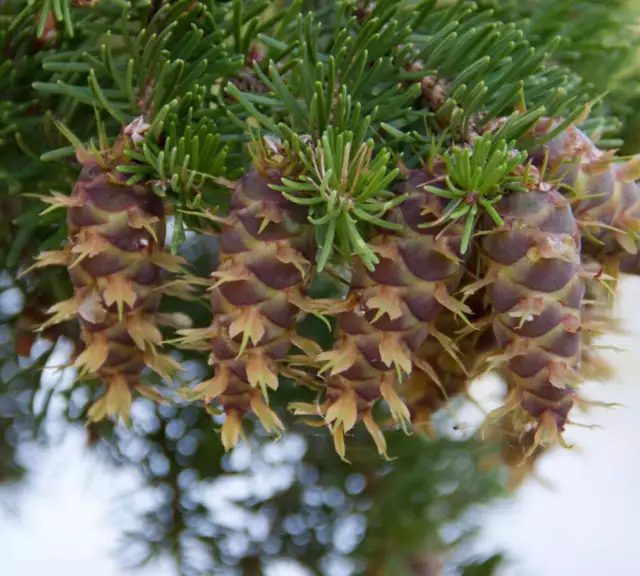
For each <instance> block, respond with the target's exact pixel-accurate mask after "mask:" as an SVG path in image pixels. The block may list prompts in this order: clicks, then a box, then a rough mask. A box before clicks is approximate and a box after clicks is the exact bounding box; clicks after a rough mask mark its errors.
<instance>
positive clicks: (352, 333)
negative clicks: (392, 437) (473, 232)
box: [296, 170, 470, 457]
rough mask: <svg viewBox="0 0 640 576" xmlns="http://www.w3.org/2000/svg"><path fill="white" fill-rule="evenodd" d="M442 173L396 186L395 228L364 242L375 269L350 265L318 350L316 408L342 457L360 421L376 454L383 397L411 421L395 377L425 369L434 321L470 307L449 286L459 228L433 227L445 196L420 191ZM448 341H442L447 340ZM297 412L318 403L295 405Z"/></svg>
mask: <svg viewBox="0 0 640 576" xmlns="http://www.w3.org/2000/svg"><path fill="white" fill-rule="evenodd" d="M442 179H443V176H442V175H439V174H437V173H430V171H428V170H416V171H413V172H411V173H409V174H408V178H407V179H406V180H405V181H404V182H402V183H401V184H400V185H399V187H398V190H397V193H398V195H399V196H405V195H406V198H405V199H404V201H403V202H401V203H400V204H399V205H398V206H396V207H395V208H393V209H391V210H390V212H389V213H388V214H387V216H386V217H387V219H388V220H389V221H390V222H393V223H395V224H399V225H400V226H399V228H398V230H388V229H382V228H380V229H378V230H377V231H376V233H375V235H374V236H373V237H372V238H371V239H370V240H369V246H370V248H371V250H372V251H373V252H374V253H375V254H376V256H377V258H378V260H379V261H378V263H377V264H376V265H375V267H374V269H373V270H370V269H368V268H367V267H366V266H365V265H364V263H363V262H362V261H360V260H357V261H356V262H355V264H354V266H353V272H352V278H351V282H350V290H349V294H348V296H347V303H348V304H347V306H346V309H345V310H343V311H341V312H340V313H339V314H338V319H337V330H336V335H335V345H334V347H333V350H331V351H328V352H324V353H322V354H321V355H320V356H319V357H318V360H320V361H322V362H324V367H323V368H322V370H321V372H323V373H324V372H327V377H326V400H325V402H324V403H323V404H322V406H320V412H321V413H322V414H323V415H324V416H325V421H326V422H327V424H329V425H330V426H331V431H332V434H333V436H334V440H335V445H336V450H337V452H338V453H339V454H340V456H341V457H344V455H345V445H344V435H345V433H347V432H349V431H350V430H351V429H352V428H353V427H354V426H355V424H356V422H358V421H359V420H362V421H363V423H364V424H365V426H366V428H367V430H368V431H369V433H370V434H371V436H372V437H373V439H374V440H375V443H376V445H377V447H378V450H379V452H380V453H381V454H386V442H385V440H384V437H383V435H382V433H381V431H380V429H379V427H378V425H377V424H376V423H375V422H374V420H373V408H374V406H375V405H376V403H377V402H378V401H379V400H381V399H384V400H385V401H386V402H387V404H388V406H389V409H390V411H391V414H392V416H393V418H394V420H395V421H396V422H399V423H401V424H403V425H404V423H406V422H408V421H409V420H410V414H409V411H408V409H407V407H406V405H405V404H404V403H403V402H402V400H401V398H400V397H399V395H398V392H397V387H398V383H399V381H401V380H402V378H403V377H405V376H406V375H408V374H411V372H412V370H413V369H414V366H417V367H421V366H422V369H424V370H426V371H429V372H431V371H432V370H431V368H430V367H429V366H428V365H426V363H424V362H423V361H422V360H421V358H420V357H419V356H418V355H416V352H417V351H418V349H419V348H420V346H421V345H422V343H423V342H424V341H425V340H426V339H427V338H428V337H433V338H436V339H438V341H441V342H444V341H445V340H447V337H446V336H445V335H444V334H442V333H441V332H440V331H439V330H438V328H437V326H436V324H435V320H436V318H437V317H438V314H439V313H440V312H441V311H443V310H446V311H447V312H448V313H449V314H464V313H467V312H470V310H469V309H468V308H467V307H466V306H465V305H463V304H462V303H460V302H459V301H457V300H456V299H455V298H454V297H453V296H452V292H453V291H454V290H455V289H456V287H457V285H458V283H459V281H460V278H461V276H462V273H463V271H464V260H463V258H462V256H461V254H460V244H461V237H462V226H460V225H457V224H456V225H453V226H451V225H449V226H447V227H446V228H445V226H444V225H440V224H437V225H433V224H434V223H436V221H437V220H438V218H440V217H441V216H442V214H443V211H444V209H445V206H446V201H445V200H443V199H442V198H440V197H438V196H436V195H434V194H430V193H428V192H427V191H426V190H425V186H426V185H431V186H438V185H440V183H441V181H442ZM447 341H448V340H447ZM296 408H297V412H298V413H307V414H315V413H317V407H315V406H313V407H312V406H305V405H300V404H299V405H297V406H296Z"/></svg>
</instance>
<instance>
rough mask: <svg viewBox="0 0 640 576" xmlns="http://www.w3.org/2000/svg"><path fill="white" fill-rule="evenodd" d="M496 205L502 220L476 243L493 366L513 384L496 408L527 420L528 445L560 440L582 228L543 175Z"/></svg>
mask: <svg viewBox="0 0 640 576" xmlns="http://www.w3.org/2000/svg"><path fill="white" fill-rule="evenodd" d="M496 209H497V210H498V212H499V213H500V215H501V217H502V219H503V220H504V225H503V226H501V227H498V228H495V229H492V230H490V231H489V232H488V233H487V234H486V235H485V236H484V238H483V240H482V249H483V253H484V255H485V257H486V263H487V272H486V277H485V279H484V280H483V282H485V283H487V282H489V283H490V284H489V286H488V287H487V295H488V298H489V301H490V303H491V306H492V308H493V311H494V314H495V316H494V320H493V331H494V335H495V338H496V342H497V346H498V349H499V350H500V351H501V353H500V354H499V355H497V356H495V357H494V358H493V359H492V364H493V366H494V367H499V366H500V368H501V372H502V373H503V375H504V376H505V378H506V380H507V383H508V384H509V387H510V389H511V393H510V397H509V400H508V402H507V404H506V405H505V406H504V407H503V408H501V409H499V411H498V414H500V415H505V414H509V415H510V416H511V417H512V418H513V419H514V427H515V429H518V430H523V431H524V430H526V429H527V427H528V423H529V422H532V423H533V425H534V427H535V436H534V437H535V442H534V443H533V444H532V446H531V450H532V451H533V449H535V447H536V446H538V445H547V444H554V443H555V442H556V441H558V440H560V439H561V434H562V432H563V430H564V427H565V425H566V423H567V415H568V413H569V411H570V410H571V408H572V406H573V404H574V397H575V391H574V386H575V385H576V384H578V382H579V380H580V376H579V369H580V360H581V340H582V333H581V328H582V322H581V314H580V310H581V305H582V301H583V297H584V292H585V288H584V283H583V280H582V276H583V274H582V264H581V258H580V247H581V243H580V234H579V232H578V227H577V223H576V220H575V218H574V216H573V214H572V211H571V207H570V205H569V203H568V202H567V200H566V199H565V198H564V197H563V196H562V195H561V194H560V193H559V192H558V191H557V189H556V188H555V187H553V186H550V185H548V184H545V183H543V182H541V181H538V182H537V184H535V186H534V187H533V188H532V189H530V190H529V191H527V192H514V193H511V194H508V195H505V196H503V197H502V199H501V200H500V202H499V203H498V204H497V206H496ZM491 227H492V226H491ZM501 365H502V366H501Z"/></svg>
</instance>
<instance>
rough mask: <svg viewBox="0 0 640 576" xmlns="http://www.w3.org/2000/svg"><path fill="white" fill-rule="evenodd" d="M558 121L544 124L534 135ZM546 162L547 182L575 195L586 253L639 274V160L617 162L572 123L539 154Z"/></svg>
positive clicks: (573, 203) (541, 133) (576, 214)
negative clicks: (559, 184) (552, 181)
mask: <svg viewBox="0 0 640 576" xmlns="http://www.w3.org/2000/svg"><path fill="white" fill-rule="evenodd" d="M558 123H559V121H558V120H554V119H543V120H541V121H540V122H539V123H538V125H537V126H536V129H535V134H536V136H538V137H539V136H542V135H544V134H547V133H548V132H549V131H551V130H553V129H554V128H555V127H556V126H557V125H558ZM543 155H544V156H545V157H546V159H547V160H546V161H547V163H548V174H549V175H548V177H547V179H554V180H556V179H557V180H560V181H561V182H562V183H563V184H564V185H565V187H566V188H567V191H566V194H567V195H571V196H573V199H572V208H573V212H574V214H575V217H576V219H577V220H578V223H579V226H580V229H581V231H582V236H583V251H584V252H585V253H587V254H589V255H591V256H593V257H594V258H596V259H597V260H598V261H600V262H601V263H603V264H607V265H608V267H610V266H609V265H613V267H614V268H613V269H614V270H617V269H619V270H620V271H622V272H626V273H629V274H638V273H640V256H639V255H638V233H639V232H640V185H638V184H637V183H636V182H635V179H636V178H637V176H638V175H639V174H640V171H639V168H640V158H634V159H632V160H630V161H628V162H616V161H615V160H616V159H615V157H614V153H613V151H608V152H603V151H602V150H600V149H599V148H598V147H597V146H596V145H595V143H594V142H593V141H592V140H591V139H590V138H589V137H588V136H587V135H586V134H585V133H584V132H583V131H581V130H580V129H579V128H578V127H577V126H575V125H570V126H569V127H568V128H567V129H566V130H565V131H563V132H561V133H560V134H559V135H558V136H556V137H555V138H553V139H552V140H551V141H550V142H549V143H548V144H546V145H545V146H544V147H543V149H542V150H541V151H540V152H538V154H537V156H538V158H537V160H538V161H539V162H540V161H541V159H542V156H543Z"/></svg>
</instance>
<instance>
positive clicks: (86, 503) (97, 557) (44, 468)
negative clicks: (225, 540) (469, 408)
mask: <svg viewBox="0 0 640 576" xmlns="http://www.w3.org/2000/svg"><path fill="white" fill-rule="evenodd" d="M638 294H640V279H633V280H627V281H625V282H624V283H623V284H622V294H621V297H620V304H619V308H620V309H621V310H624V316H625V318H626V326H627V328H628V329H629V330H630V331H635V332H636V334H632V335H631V336H625V337H615V338H613V337H611V338H608V340H606V341H603V342H602V343H603V344H609V345H614V346H618V347H623V348H626V349H627V351H626V352H615V353H608V354H614V357H615V359H616V363H617V365H618V369H619V378H618V381H617V382H612V383H608V384H606V385H604V384H589V385H588V386H587V387H586V389H585V390H586V392H587V393H588V394H589V396H590V397H592V398H594V399H596V398H597V399H598V400H600V401H608V402H621V403H623V404H624V405H625V407H624V408H617V409H609V410H605V409H596V410H594V412H593V413H592V414H591V415H589V416H588V417H584V416H582V415H577V416H575V418H576V419H578V418H580V419H581V421H583V422H588V423H595V424H599V425H600V426H602V427H603V430H595V431H594V430H587V429H579V428H574V429H573V430H571V431H570V433H569V435H568V438H569V439H570V440H572V441H575V442H576V443H577V444H579V445H580V450H573V451H563V450H561V451H559V452H556V453H555V454H552V455H550V456H549V457H547V458H545V459H544V460H543V461H542V465H541V466H540V468H539V472H540V475H541V476H543V477H546V478H547V479H548V480H550V481H551V482H552V483H553V487H552V488H551V489H549V488H547V487H544V486H541V485H538V484H536V483H535V482H532V483H530V484H528V485H526V486H525V488H524V489H523V490H522V491H521V492H520V493H519V495H518V497H517V498H516V499H515V500H514V501H512V502H507V503H505V504H503V505H501V506H499V507H497V508H494V509H493V510H492V511H491V512H490V513H489V514H488V515H487V518H486V523H485V526H484V536H483V540H482V542H481V549H482V551H484V552H488V551H491V550H492V549H494V548H506V549H507V550H508V551H509V552H510V554H511V555H512V557H513V562H512V564H511V565H509V566H508V567H507V568H506V570H505V571H504V573H503V574H504V576H618V575H620V576H623V575H624V576H627V575H630V574H633V573H637V568H636V565H637V557H636V549H635V547H636V546H637V545H638V541H639V540H640V530H639V529H638V518H640V490H639V488H638V487H640V447H639V446H638V443H639V441H640V386H638V382H637V380H638V375H640V306H639V305H638V304H637V301H638V300H637V295H638ZM489 388H490V386H489ZM469 417H470V418H472V416H471V415H470V416H469ZM33 456H34V460H35V461H36V462H37V466H36V469H35V471H34V474H33V475H32V476H31V479H30V482H29V484H27V485H25V486H24V488H23V489H22V491H21V492H20V493H19V494H18V496H17V497H11V498H10V497H9V496H8V495H7V494H2V495H1V496H0V502H1V504H0V559H1V561H0V565H1V566H2V575H3V576H43V575H47V576H122V574H123V573H122V570H121V567H120V566H119V565H118V563H117V558H116V557H115V556H114V555H113V547H114V546H115V544H116V540H117V536H118V525H119V524H120V525H121V524H122V522H123V517H122V516H121V514H120V512H119V511H118V506H117V504H118V502H119V500H118V498H119V496H121V495H122V493H123V492H124V491H125V490H126V491H128V490H130V489H132V488H135V486H136V478H135V476H134V475H133V474H131V473H130V472H122V471H121V472H116V471H114V470H113V469H111V468H108V467H107V466H105V465H103V464H101V463H100V462H99V461H98V460H97V459H96V458H93V457H91V456H90V455H89V454H88V453H86V452H85V448H84V438H83V437H82V436H81V435H80V434H77V435H69V436H68V437H67V438H66V440H65V441H64V442H62V443H61V444H60V445H59V446H57V447H56V448H55V449H53V450H50V451H49V452H47V453H46V454H37V455H36V454H34V455H33ZM9 502H14V503H15V508H17V513H14V512H13V511H12V509H11V508H13V507H6V508H4V509H3V508H2V506H7V505H8V503H9ZM120 502H121V500H120ZM273 574H274V576H275V575H276V574H277V575H285V574H287V575H293V574H298V572H297V571H292V570H291V569H283V568H281V569H278V570H274V571H273ZM135 576H177V575H175V573H174V572H173V570H172V569H170V568H169V567H167V566H162V565H156V566H154V567H153V568H152V569H150V570H148V571H145V572H136V573H135Z"/></svg>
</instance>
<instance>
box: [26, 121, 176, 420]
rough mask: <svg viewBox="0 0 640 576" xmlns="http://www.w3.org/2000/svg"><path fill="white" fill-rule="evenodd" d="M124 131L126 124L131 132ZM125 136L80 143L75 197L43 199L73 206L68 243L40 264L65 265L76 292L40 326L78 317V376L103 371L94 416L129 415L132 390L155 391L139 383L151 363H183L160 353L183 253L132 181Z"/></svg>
mask: <svg viewBox="0 0 640 576" xmlns="http://www.w3.org/2000/svg"><path fill="white" fill-rule="evenodd" d="M125 132H126V131H125ZM127 143H128V140H127V138H126V136H124V132H123V135H122V136H121V137H120V138H119V140H118V141H117V142H116V143H115V144H114V145H113V147H112V148H111V149H109V150H106V151H103V152H100V153H98V152H90V151H88V150H77V152H76V155H77V158H78V160H79V161H80V162H81V164H82V170H81V172H80V175H79V177H78V180H77V182H76V184H75V187H74V189H73V192H72V194H71V195H70V196H66V195H63V194H60V193H53V195H52V196H51V197H45V198H43V200H44V201H45V202H47V203H49V204H51V208H49V209H47V211H48V210H51V209H52V208H56V207H64V208H66V209H67V210H68V217H67V225H68V234H69V235H68V242H67V244H66V246H65V247H64V248H63V249H62V250H60V251H54V252H45V253H43V254H41V255H40V256H39V258H38V262H37V263H36V266H46V265H64V266H66V267H67V269H68V272H69V276H70V278H71V282H72V284H73V288H74V294H73V296H72V298H70V299H69V300H66V301H63V302H59V303H57V304H55V305H54V306H52V307H51V308H50V310H49V313H50V314H51V317H50V318H49V320H48V321H47V322H45V323H44V324H43V325H42V326H41V329H45V328H47V327H48V326H51V325H55V324H57V323H59V322H62V321H66V320H71V319H78V320H79V322H80V326H81V332H82V340H83V344H84V350H83V351H82V352H81V353H80V354H79V356H78V357H77V358H76V359H75V361H74V363H73V366H74V367H75V368H77V369H78V370H79V379H82V378H84V377H86V376H90V377H94V376H97V377H99V378H100V379H101V380H102V382H103V383H104V385H105V387H106V393H105V395H104V396H103V397H102V398H101V399H100V400H98V402H96V403H95V404H94V405H93V406H92V407H91V409H90V411H89V419H90V420H99V419H101V418H103V417H105V416H106V415H113V416H120V417H122V418H123V419H124V420H125V421H126V420H127V419H128V414H129V406H130V404H131V400H132V391H133V390H134V389H136V390H138V391H139V392H140V393H142V394H145V395H148V396H150V397H152V398H156V397H157V396H156V394H155V393H154V392H153V391H152V390H151V389H149V388H147V387H145V386H143V385H142V384H141V382H140V379H141V376H142V373H143V371H144V370H145V368H146V367H149V368H151V369H152V370H153V371H155V372H156V373H157V374H158V375H160V376H161V377H162V378H165V379H167V380H170V379H171V378H172V376H173V375H174V374H175V373H176V372H177V371H179V370H180V366H179V364H178V363H177V362H176V361H175V360H174V359H172V358H171V357H169V356H166V355H163V354H161V353H159V351H158V348H159V346H160V345H161V343H162V334H161V332H160V329H159V328H158V323H167V324H171V323H172V322H173V321H174V320H175V319H174V318H173V317H172V316H165V315H162V314H158V312H157V310H158V305H159V303H160V298H161V296H162V293H163V291H165V292H166V291H167V290H163V289H162V286H161V272H162V270H166V271H169V272H180V271H181V264H182V259H181V258H180V257H177V256H172V255H170V254H168V253H167V252H165V250H164V239H165V216H164V207H163V204H162V201H161V199H160V198H159V197H157V196H156V195H155V194H154V193H153V191H152V190H151V187H150V186H149V185H147V184H145V183H141V182H138V183H135V184H128V183H127V180H128V179H129V178H130V177H131V174H127V173H126V172H125V171H122V170H116V166H118V165H125V164H126V163H127V159H126V157H125V156H124V148H125V146H126V145H127Z"/></svg>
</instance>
